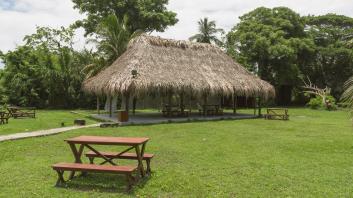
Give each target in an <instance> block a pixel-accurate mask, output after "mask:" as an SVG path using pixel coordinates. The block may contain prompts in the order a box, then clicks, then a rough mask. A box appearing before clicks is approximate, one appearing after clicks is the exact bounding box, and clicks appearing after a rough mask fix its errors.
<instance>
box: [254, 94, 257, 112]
mask: <svg viewBox="0 0 353 198" xmlns="http://www.w3.org/2000/svg"><path fill="white" fill-rule="evenodd" d="M256 110H257V108H256V98H255V97H254V116H255V115H256Z"/></svg>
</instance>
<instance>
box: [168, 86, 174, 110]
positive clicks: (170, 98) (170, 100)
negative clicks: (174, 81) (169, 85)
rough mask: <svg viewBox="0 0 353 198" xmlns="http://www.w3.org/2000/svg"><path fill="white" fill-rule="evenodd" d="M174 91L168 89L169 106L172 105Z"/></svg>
mask: <svg viewBox="0 0 353 198" xmlns="http://www.w3.org/2000/svg"><path fill="white" fill-rule="evenodd" d="M172 96H173V94H172V91H171V90H168V105H169V106H172Z"/></svg>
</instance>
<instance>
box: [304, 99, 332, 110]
mask: <svg viewBox="0 0 353 198" xmlns="http://www.w3.org/2000/svg"><path fill="white" fill-rule="evenodd" d="M322 100H323V99H322V97H320V96H316V97H314V98H311V99H310V101H309V102H308V103H307V104H306V105H307V106H308V107H310V108H312V109H325V110H329V111H331V110H336V109H337V106H336V99H335V98H334V97H333V96H326V99H325V102H323V101H322Z"/></svg>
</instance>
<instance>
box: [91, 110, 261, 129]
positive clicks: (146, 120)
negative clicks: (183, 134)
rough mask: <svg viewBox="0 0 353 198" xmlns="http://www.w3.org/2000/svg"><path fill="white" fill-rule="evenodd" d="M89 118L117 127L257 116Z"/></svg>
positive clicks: (99, 116)
mask: <svg viewBox="0 0 353 198" xmlns="http://www.w3.org/2000/svg"><path fill="white" fill-rule="evenodd" d="M91 116H92V117H93V118H96V119H99V120H102V121H105V122H114V123H119V126H126V125H145V124H163V123H180V122H193V121H212V120H238V119H254V118H258V116H257V115H251V114H236V115H234V114H232V113H225V114H224V115H222V116H200V115H198V114H197V113H195V114H191V115H190V116H189V117H163V116H162V114H161V113H159V112H156V113H136V114H135V115H131V114H130V115H129V121H128V122H119V121H118V119H117V118H118V117H117V115H116V114H113V115H112V117H109V115H108V114H94V115H91Z"/></svg>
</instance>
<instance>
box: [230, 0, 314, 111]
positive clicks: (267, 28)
mask: <svg viewBox="0 0 353 198" xmlns="http://www.w3.org/2000/svg"><path fill="white" fill-rule="evenodd" d="M226 48H227V52H228V54H229V55H231V56H232V57H233V58H235V59H236V60H237V61H238V62H240V63H242V64H243V65H245V66H246V67H247V68H248V69H249V70H250V71H252V72H254V73H256V74H258V75H259V76H260V77H261V78H262V79H264V80H267V81H269V82H271V83H272V84H273V85H275V86H276V88H277V101H278V103H279V104H281V105H284V104H289V103H290V101H291V98H292V96H291V94H292V90H293V88H294V87H295V86H296V85H298V84H299V83H298V81H300V79H299V76H300V75H301V72H300V69H299V66H298V63H302V64H305V65H307V64H311V62H310V61H308V59H309V58H310V57H311V56H313V54H314V43H313V42H312V40H311V39H308V38H307V36H306V33H305V31H304V20H303V19H302V18H301V17H300V16H299V14H297V13H295V12H294V11H292V10H290V9H289V8H286V7H277V8H273V9H269V8H264V7H260V8H257V9H255V10H253V11H251V12H249V13H247V14H245V15H243V16H241V17H240V23H239V24H237V25H236V26H235V27H233V29H232V30H231V31H230V32H229V33H228V34H227V44H226Z"/></svg>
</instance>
